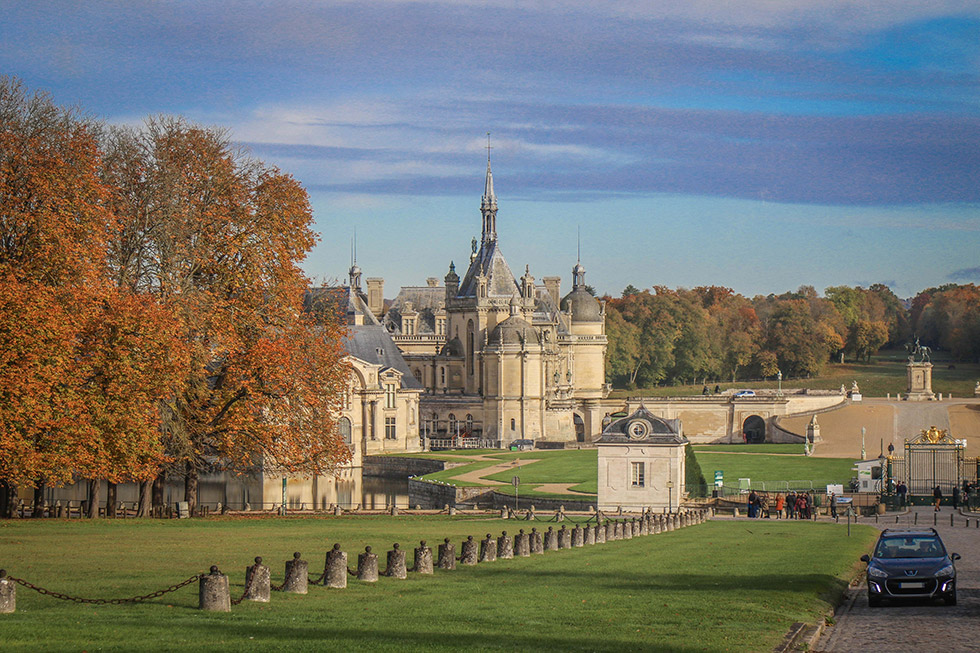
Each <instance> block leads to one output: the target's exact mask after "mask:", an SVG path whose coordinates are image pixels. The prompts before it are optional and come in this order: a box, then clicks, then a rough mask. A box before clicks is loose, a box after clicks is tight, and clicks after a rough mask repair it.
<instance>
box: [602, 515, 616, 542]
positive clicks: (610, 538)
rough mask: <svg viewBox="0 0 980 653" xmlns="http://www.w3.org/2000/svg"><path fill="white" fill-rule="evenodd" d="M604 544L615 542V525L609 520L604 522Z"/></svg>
mask: <svg viewBox="0 0 980 653" xmlns="http://www.w3.org/2000/svg"><path fill="white" fill-rule="evenodd" d="M605 531H606V542H615V541H616V524H615V523H614V522H613V521H612V520H610V521H607V522H606V528H605Z"/></svg>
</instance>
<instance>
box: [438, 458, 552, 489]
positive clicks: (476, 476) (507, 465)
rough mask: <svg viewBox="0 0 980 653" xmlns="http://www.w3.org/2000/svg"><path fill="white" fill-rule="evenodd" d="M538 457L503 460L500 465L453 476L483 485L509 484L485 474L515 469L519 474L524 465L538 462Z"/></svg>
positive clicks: (515, 472)
mask: <svg viewBox="0 0 980 653" xmlns="http://www.w3.org/2000/svg"><path fill="white" fill-rule="evenodd" d="M538 460H539V459H538V458H527V459H524V458H515V459H514V460H508V461H507V462H502V463H500V464H499V465H491V466H490V467H484V468H483V469H478V470H476V471H472V472H465V473H463V474H460V475H458V476H453V479H457V480H460V481H467V482H470V483H480V484H481V485H507V483H505V482H502V481H495V480H493V479H490V478H484V477H485V476H491V475H493V474H497V473H499V472H507V471H513V472H514V474H517V475H519V472H520V470H521V466H522V465H530V464H531V463H536V462H538Z"/></svg>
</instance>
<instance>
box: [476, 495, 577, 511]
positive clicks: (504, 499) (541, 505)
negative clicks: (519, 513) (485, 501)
mask: <svg viewBox="0 0 980 653" xmlns="http://www.w3.org/2000/svg"><path fill="white" fill-rule="evenodd" d="M504 506H508V507H510V508H514V509H517V508H520V509H521V510H527V509H528V508H530V507H531V506H534V509H535V510H536V511H538V512H541V511H552V510H558V509H559V508H560V507H561V506H564V507H565V510H571V511H587V510H588V509H589V508H595V506H596V502H595V499H544V498H541V497H521V499H520V506H518V505H517V498H516V497H514V496H512V495H510V494H501V493H500V492H494V493H493V507H494V508H495V509H497V508H503V507H504Z"/></svg>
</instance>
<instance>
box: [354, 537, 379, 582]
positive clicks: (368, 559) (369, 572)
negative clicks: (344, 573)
mask: <svg viewBox="0 0 980 653" xmlns="http://www.w3.org/2000/svg"><path fill="white" fill-rule="evenodd" d="M357 580H361V581H364V582H365V583H376V582H377V581H378V554H377V553H371V547H369V546H366V547H364V553H361V554H358V556H357Z"/></svg>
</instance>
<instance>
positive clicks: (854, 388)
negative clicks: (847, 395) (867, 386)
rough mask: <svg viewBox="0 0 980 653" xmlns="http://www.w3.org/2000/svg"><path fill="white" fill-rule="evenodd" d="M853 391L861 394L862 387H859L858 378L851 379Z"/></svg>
mask: <svg viewBox="0 0 980 653" xmlns="http://www.w3.org/2000/svg"><path fill="white" fill-rule="evenodd" d="M851 392H853V393H857V394H860V393H861V389H860V388H858V382H857V380H854V381H851Z"/></svg>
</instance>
